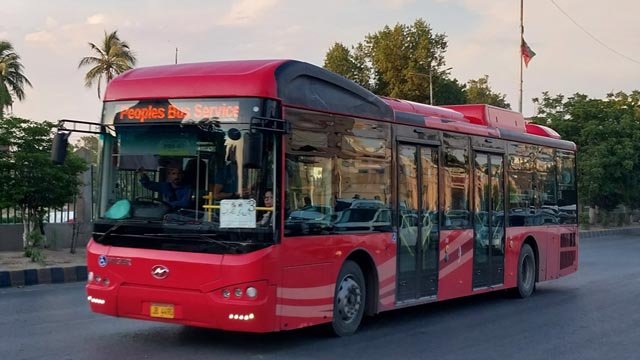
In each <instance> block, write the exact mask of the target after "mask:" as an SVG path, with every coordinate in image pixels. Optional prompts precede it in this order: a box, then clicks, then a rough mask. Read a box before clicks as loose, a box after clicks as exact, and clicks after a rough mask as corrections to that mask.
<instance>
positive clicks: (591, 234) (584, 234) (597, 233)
mask: <svg viewBox="0 0 640 360" xmlns="http://www.w3.org/2000/svg"><path fill="white" fill-rule="evenodd" d="M636 232H640V227H627V228H621V229H602V230H580V238H595V237H604V236H609V235H618V234H631V233H636Z"/></svg>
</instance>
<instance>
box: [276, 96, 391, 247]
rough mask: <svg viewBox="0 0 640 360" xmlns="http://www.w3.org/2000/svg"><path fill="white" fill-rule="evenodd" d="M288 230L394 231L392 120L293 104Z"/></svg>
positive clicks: (289, 112) (300, 232) (290, 114)
mask: <svg viewBox="0 0 640 360" xmlns="http://www.w3.org/2000/svg"><path fill="white" fill-rule="evenodd" d="M286 117H287V119H288V120H289V121H290V122H291V124H292V132H291V135H290V136H289V139H288V144H287V146H288V149H287V156H286V181H287V192H286V195H285V197H286V199H285V200H286V201H285V202H286V209H285V212H286V213H285V219H286V222H285V232H286V234H289V235H313V234H326V233H335V232H373V231H390V229H391V215H390V210H389V205H388V204H389V198H390V195H391V191H390V182H391V171H390V167H391V148H390V127H389V125H388V124H381V123H377V122H372V121H367V120H362V119H356V118H351V117H343V116H334V115H328V114H320V113H315V112H311V111H301V110H294V109H288V110H287V112H286Z"/></svg>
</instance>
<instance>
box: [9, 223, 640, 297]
mask: <svg viewBox="0 0 640 360" xmlns="http://www.w3.org/2000/svg"><path fill="white" fill-rule="evenodd" d="M627 233H640V226H629V227H623V228H610V229H593V230H580V238H581V239H586V238H597V237H605V236H609V235H617V234H627ZM44 255H45V259H44V262H43V263H42V264H39V263H34V262H31V260H30V259H29V258H26V257H24V255H23V252H22V251H3V252H0V288H2V287H10V286H24V285H36V284H51V283H63V282H71V281H86V280H87V266H86V254H85V249H84V248H79V249H78V251H77V253H76V254H70V253H69V250H68V249H65V250H60V251H53V250H44Z"/></svg>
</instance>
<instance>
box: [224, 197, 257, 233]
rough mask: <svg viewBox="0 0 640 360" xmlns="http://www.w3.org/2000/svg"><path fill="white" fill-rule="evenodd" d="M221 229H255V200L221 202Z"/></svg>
mask: <svg viewBox="0 0 640 360" xmlns="http://www.w3.org/2000/svg"><path fill="white" fill-rule="evenodd" d="M220 227H221V228H255V227H256V201H255V200H254V199H239V200H222V201H220Z"/></svg>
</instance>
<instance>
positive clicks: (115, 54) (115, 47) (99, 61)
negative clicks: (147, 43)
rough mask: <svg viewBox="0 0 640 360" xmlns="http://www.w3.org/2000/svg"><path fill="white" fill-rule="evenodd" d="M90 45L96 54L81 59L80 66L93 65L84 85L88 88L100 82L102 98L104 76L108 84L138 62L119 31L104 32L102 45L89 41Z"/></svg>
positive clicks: (99, 92)
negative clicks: (119, 34)
mask: <svg viewBox="0 0 640 360" xmlns="http://www.w3.org/2000/svg"><path fill="white" fill-rule="evenodd" d="M89 47H90V48H91V50H93V51H94V53H95V54H96V56H86V57H84V58H83V59H82V60H80V64H78V68H81V67H83V66H93V67H92V68H91V69H90V70H89V71H88V72H87V74H86V75H85V78H84V85H85V86H86V87H88V88H90V87H92V86H93V83H94V82H96V81H97V82H98V98H100V94H101V91H100V85H101V82H102V78H104V79H105V81H106V82H107V84H108V83H109V82H110V81H111V79H113V78H114V77H116V76H118V75H120V74H122V73H123V72H125V71H127V70H129V69H132V68H133V67H134V66H135V64H136V61H137V60H136V57H135V56H134V54H133V52H132V51H131V49H130V48H129V44H128V43H127V42H126V41H122V40H120V38H119V37H118V31H117V30H116V31H114V32H112V33H109V34H107V32H106V31H105V32H104V39H103V41H102V46H101V47H99V46H97V45H96V44H94V43H89Z"/></svg>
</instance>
